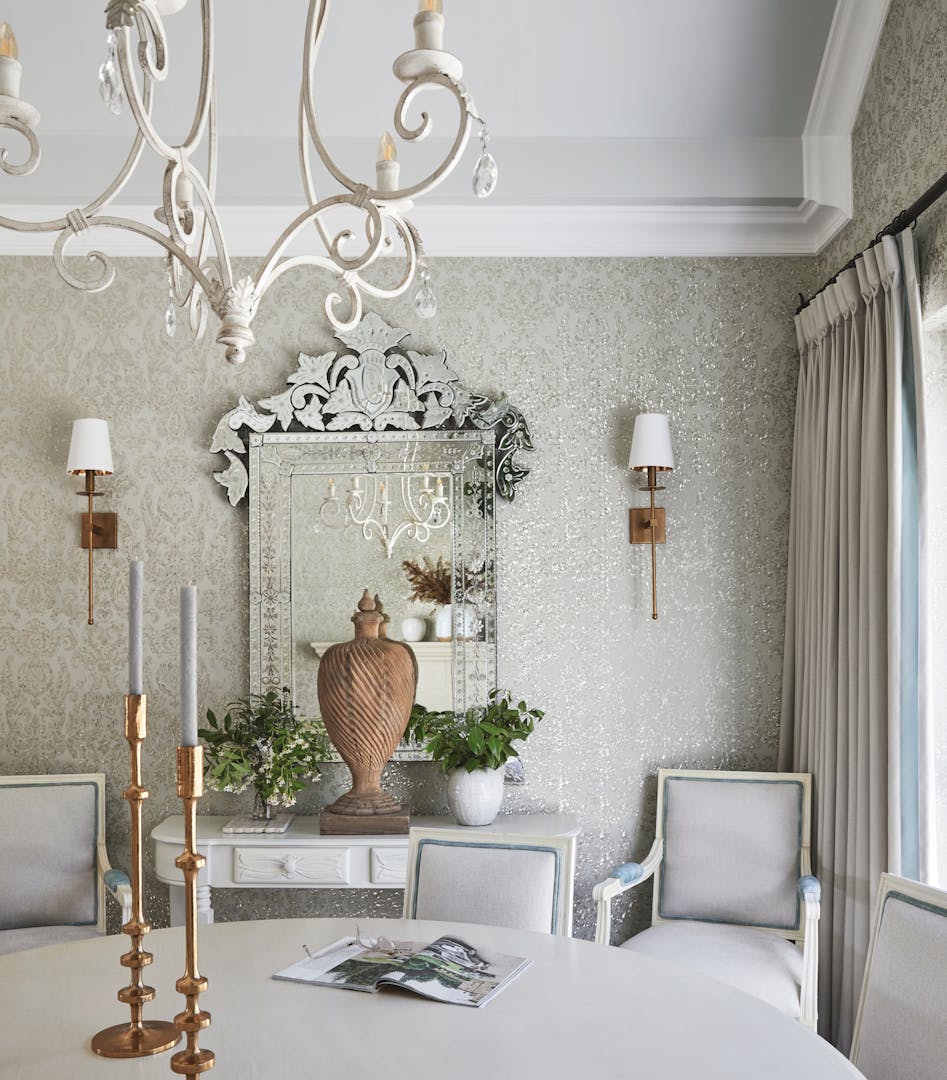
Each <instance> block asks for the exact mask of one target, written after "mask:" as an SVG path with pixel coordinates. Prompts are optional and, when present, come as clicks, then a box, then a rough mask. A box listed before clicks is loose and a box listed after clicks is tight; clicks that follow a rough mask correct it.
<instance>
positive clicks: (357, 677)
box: [317, 589, 418, 815]
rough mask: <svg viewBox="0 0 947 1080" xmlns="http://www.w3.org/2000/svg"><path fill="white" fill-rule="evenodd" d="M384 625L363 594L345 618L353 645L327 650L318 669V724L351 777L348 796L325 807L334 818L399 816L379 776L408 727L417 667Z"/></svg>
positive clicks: (377, 603) (375, 603)
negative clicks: (349, 622) (351, 630)
mask: <svg viewBox="0 0 947 1080" xmlns="http://www.w3.org/2000/svg"><path fill="white" fill-rule="evenodd" d="M387 618H388V617H387V616H386V615H385V614H384V612H383V611H382V608H381V602H380V601H379V600H378V597H377V596H376V597H375V598H374V599H372V597H371V596H370V595H369V593H368V589H366V590H365V592H364V594H363V596H362V599H361V600H359V602H358V610H357V611H356V612H355V614H354V615H353V616H352V622H353V623H354V624H355V638H354V640H353V641H343V642H340V643H338V644H337V645H332V646H330V647H329V648H328V649H326V651H325V653H324V654H323V657H322V661H321V663H320V664H319V673H318V677H317V688H318V692H319V708H320V710H321V712H322V720H323V722H324V723H325V726H326V731H328V733H329V738H330V739H331V740H332V742H333V744H334V745H335V748H336V749H337V750H338V751H339V753H340V754H341V756H342V760H343V761H344V762H345V764H346V765H348V767H349V769H350V770H351V772H352V789H351V791H348V792H346V794H345V795H342V796H341V797H340V798H338V799H337V800H336V801H335V802H334V803H333V804H332V805H331V806H329V807H327V809H328V810H329V812H330V813H333V814H355V815H370V814H396V813H399V812H400V811H401V805H400V803H398V801H397V800H396V799H395V798H393V797H392V796H391V795H389V794H387V793H386V792H384V791H383V790H382V788H381V773H382V770H383V769H384V767H385V765H386V764H387V763H388V760H389V758H390V757H391V755H392V754H393V753H394V750H395V747H396V746H397V745H398V743H399V742H400V741H401V738H402V736H403V735H404V732H405V728H406V727H407V726H408V719H409V718H410V716H411V706H412V705H413V704H414V693H415V690H416V689H417V685H418V664H417V660H416V658H415V655H414V653H413V652H412V651H411V649H410V648H409V647H408V646H407V645H405V643H404V642H403V641H391V640H389V639H388V638H387V637H385V622H386V620H387Z"/></svg>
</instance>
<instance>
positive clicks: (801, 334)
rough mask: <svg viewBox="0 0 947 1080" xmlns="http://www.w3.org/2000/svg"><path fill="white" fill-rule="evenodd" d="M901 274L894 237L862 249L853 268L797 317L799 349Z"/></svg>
mask: <svg viewBox="0 0 947 1080" xmlns="http://www.w3.org/2000/svg"><path fill="white" fill-rule="evenodd" d="M900 274H901V259H900V257H899V253H898V241H897V238H896V237H894V236H883V237H882V238H881V240H880V241H879V242H878V243H877V244H874V245H873V246H872V247H870V248H868V250H867V251H863V252H862V253H861V255H859V256H858V258H857V259H856V260H855V267H854V269H849V270H843V271H842V272H841V273H840V274H839V276H838V278H837V280H836V281H834V282H833V283H832V284H831V285H826V287H825V288H824V289H823V290H822V292H820V293H819V295H818V296H816V297H814V298H813V300H812V302H811V303H810V304H809V306H808V307H805V308H803V309H802V311H800V312H799V314H798V315H797V316H796V340H797V342H798V345H799V350H800V352H801V351H803V350H804V349H806V348H807V347H808V346H810V345H812V344H813V343H814V342H816V341H818V340H819V339H820V338H822V337H824V336H825V335H826V334H827V333H828V331H829V328H830V327H831V326H834V325H835V324H836V323H837V322H838V321H839V320H840V319H848V318H851V317H852V316H853V315H854V314H856V312H857V311H858V310H859V308H862V307H863V306H864V305H865V304H866V303H867V302H868V301H869V300H870V299H871V298H872V297H873V296H874V295H875V293H876V292H877V291H878V289H879V288H883V289H885V290H886V291H887V290H889V289H891V288H892V287H893V286H894V285H895V283H896V282H897V280H898V278H899V276H900Z"/></svg>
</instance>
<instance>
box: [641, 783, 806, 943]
mask: <svg viewBox="0 0 947 1080" xmlns="http://www.w3.org/2000/svg"><path fill="white" fill-rule="evenodd" d="M678 780H680V781H682V782H683V783H687V784H790V785H795V786H796V787H798V788H799V814H798V817H797V822H796V836H797V839H798V845H799V869H800V872H801V870H802V802H803V797H804V790H803V785H802V781H801V780H776V779H773V780H749V779H747V780H742V779H740V778H739V777H729V776H728V777H724V776H666V777H665V778H664V813H663V814H662V815H661V834H662V837H663V839H664V855H663V857H662V860H661V861H662V863H665V862H666V860H667V851H668V836H667V816H668V803H669V802H670V800H669V799H668V785H669V784H670V783H671V781H675V782H676V781H678ZM659 873H660V886H659V892H658V914H659V915H660V916H661V918H662V919H667V920H669V921H670V920H672V919H679V920H682V921H698V922H707V923H719V924H720V925H722V926H732V925H735V924H733V923H731V922H729V920H727V919H706V918H703V919H699V920H694V917H693V916H692V915H665V914H664V878H665V873H664V866H661V868H660V870H659ZM739 925H740V926H760V927H764V928H765V929H767V930H792V931H794V932H796V933H798V931H799V930H800V929H801V927H802V905H801V904H800V902H799V891H798V889H797V890H796V921H795V923H794V924H791V925H788V926H782V925H779V924H777V923H763V922H760V923H753V922H746V923H740V924H739Z"/></svg>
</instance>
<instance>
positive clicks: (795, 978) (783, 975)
mask: <svg viewBox="0 0 947 1080" xmlns="http://www.w3.org/2000/svg"><path fill="white" fill-rule="evenodd" d="M622 948H623V949H628V950H629V951H631V952H635V953H639V954H640V955H642V956H650V957H652V958H654V959H656V960H663V961H665V962H666V963H670V964H675V965H680V966H681V967H686V968H688V969H689V970H690V971H699V972H700V973H701V974H703V975H709V976H711V978H714V979H718V980H719V981H720V982H725V983H728V984H729V985H730V986H735V987H736V988H737V989H738V990H743V991H744V992H745V993H747V994H752V995H753V996H754V997H756V998H760V1000H762V1001H765V1002H767V1004H769V1005H772V1006H774V1008H777V1009H779V1011H780V1012H784V1013H786V1014H787V1015H788V1016H791V1017H793V1018H794V1019H798V1018H799V993H800V987H801V985H802V952H801V950H800V949H799V948H798V947H797V946H796V945H794V944H793V943H792V942H791V941H787V940H786V939H785V938H782V937H779V936H778V935H776V934H768V933H766V931H765V930H751V929H744V928H743V927H742V926H719V925H717V924H714V923H700V922H679V923H659V924H658V925H657V926H652V927H651V929H650V930H644V931H642V932H641V933H640V934H636V935H635V937H633V938H631V939H630V940H629V941H626V942H625V943H624V944H623V945H622Z"/></svg>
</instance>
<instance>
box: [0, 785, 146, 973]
mask: <svg viewBox="0 0 947 1080" xmlns="http://www.w3.org/2000/svg"><path fill="white" fill-rule="evenodd" d="M0 866H2V867H3V874H2V875H0V953H11V952H19V951H20V950H21V949H32V948H36V947H37V946H40V945H54V944H59V943H61V942H66V941H78V940H80V939H82V938H87V937H94V936H95V935H96V934H103V933H105V894H106V893H108V894H109V895H110V896H111V897H112V898H113V899H115V900H116V901H117V902H118V903H119V904H120V905H121V908H122V922H123V923H125V922H127V921H128V920H129V919H130V918H131V885H130V883H129V880H128V875H127V874H125V873H124V872H123V871H121V870H112V869H111V868H110V867H109V863H108V855H107V854H106V851H105V777H104V776H103V775H102V774H101V773H90V774H77V775H66V776H0Z"/></svg>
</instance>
